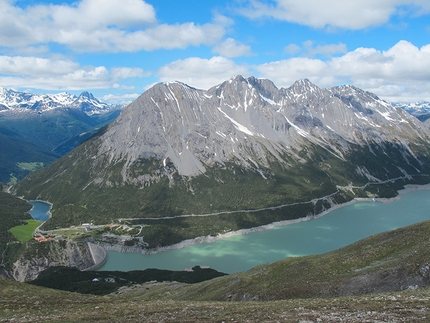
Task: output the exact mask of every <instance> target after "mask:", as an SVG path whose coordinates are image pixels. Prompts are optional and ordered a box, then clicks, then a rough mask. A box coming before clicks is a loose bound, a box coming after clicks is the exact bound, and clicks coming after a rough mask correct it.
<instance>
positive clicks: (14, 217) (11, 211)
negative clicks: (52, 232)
mask: <svg viewBox="0 0 430 323" xmlns="http://www.w3.org/2000/svg"><path fill="white" fill-rule="evenodd" d="M0 205H1V207H0V250H1V251H2V252H1V253H0V269H1V267H8V266H9V265H10V262H11V259H14V255H16V254H17V253H19V249H20V248H21V243H19V241H18V239H17V238H16V237H15V236H14V235H13V234H12V233H11V232H10V231H9V230H10V229H11V228H13V227H16V226H20V225H24V224H26V223H27V221H29V220H32V218H31V216H30V214H28V213H27V212H28V211H29V210H30V209H31V205H30V204H28V203H27V202H25V201H23V200H21V199H19V198H17V197H15V196H12V195H10V194H7V193H5V192H1V191H0Z"/></svg>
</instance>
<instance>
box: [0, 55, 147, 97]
mask: <svg viewBox="0 0 430 323" xmlns="http://www.w3.org/2000/svg"><path fill="white" fill-rule="evenodd" d="M144 76H148V73H146V72H144V71H143V70H142V69H140V68H128V67H126V68H112V69H110V70H108V69H107V68H106V67H104V66H81V65H80V64H78V63H76V62H73V61H71V60H65V59H50V58H40V57H32V56H28V57H27V56H0V84H2V86H4V87H11V88H37V89H44V90H56V89H67V90H82V89H99V88H109V87H112V86H113V85H114V84H115V82H117V81H119V80H123V79H127V78H135V77H144Z"/></svg>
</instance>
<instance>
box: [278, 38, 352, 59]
mask: <svg viewBox="0 0 430 323" xmlns="http://www.w3.org/2000/svg"><path fill="white" fill-rule="evenodd" d="M347 51H348V50H347V48H346V45H345V44H343V43H338V44H324V45H315V44H314V42H313V41H311V40H307V41H305V42H303V43H302V45H301V46H299V45H297V44H289V45H287V46H285V48H284V52H285V53H287V54H298V53H301V54H302V56H308V57H313V56H317V55H322V56H326V57H331V56H333V55H335V54H339V53H346V52H347Z"/></svg>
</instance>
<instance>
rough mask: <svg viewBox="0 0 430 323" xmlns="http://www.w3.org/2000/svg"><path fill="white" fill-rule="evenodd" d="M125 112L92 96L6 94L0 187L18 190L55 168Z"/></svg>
mask: <svg viewBox="0 0 430 323" xmlns="http://www.w3.org/2000/svg"><path fill="white" fill-rule="evenodd" d="M122 108H123V107H120V106H113V105H109V104H107V103H104V102H102V101H100V100H98V99H97V98H95V97H94V96H93V95H92V94H91V93H88V92H83V93H82V94H81V95H80V96H74V95H71V94H68V93H60V94H52V95H50V94H31V93H25V92H16V91H13V90H9V89H4V88H0V162H1V165H2V167H1V168H0V182H3V183H9V184H14V183H16V182H17V181H19V180H21V179H23V178H24V177H25V175H27V174H28V173H30V172H31V171H33V170H35V169H38V168H41V167H44V166H46V165H48V164H50V163H52V162H53V161H54V160H56V159H58V158H59V157H61V156H63V155H64V154H65V153H67V152H69V151H70V150H72V149H73V148H75V147H76V146H78V145H79V144H80V143H81V142H83V141H84V140H86V139H88V138H89V137H91V136H92V135H93V134H94V133H95V132H96V131H98V130H99V129H100V128H101V127H103V126H105V125H107V124H109V123H110V122H112V120H114V119H115V118H116V117H117V116H118V115H119V113H120V111H121V110H122Z"/></svg>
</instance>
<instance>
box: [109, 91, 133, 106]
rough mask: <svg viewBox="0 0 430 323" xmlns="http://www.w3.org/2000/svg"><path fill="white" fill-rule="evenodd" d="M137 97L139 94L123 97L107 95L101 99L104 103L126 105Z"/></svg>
mask: <svg viewBox="0 0 430 323" xmlns="http://www.w3.org/2000/svg"><path fill="white" fill-rule="evenodd" d="M139 95H140V94H137V93H129V94H124V95H115V94H107V95H104V96H103V97H102V98H101V99H102V100H103V101H104V102H109V103H110V104H128V103H131V102H133V101H134V100H135V99H136V98H138V97H139Z"/></svg>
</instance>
